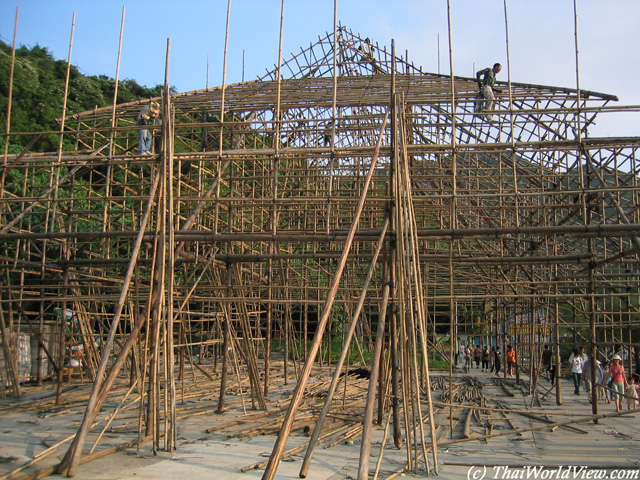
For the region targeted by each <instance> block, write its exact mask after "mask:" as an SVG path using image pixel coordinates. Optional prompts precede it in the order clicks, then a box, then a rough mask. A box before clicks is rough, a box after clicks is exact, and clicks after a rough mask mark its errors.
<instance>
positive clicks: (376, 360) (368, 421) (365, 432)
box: [358, 273, 391, 480]
mask: <svg viewBox="0 0 640 480" xmlns="http://www.w3.org/2000/svg"><path fill="white" fill-rule="evenodd" d="M390 290H391V281H390V278H389V273H387V276H386V280H385V283H384V286H383V290H382V301H381V302H380V315H379V316H378V331H377V332H376V343H375V347H374V349H373V364H372V365H371V376H370V377H369V388H368V390H367V399H366V404H365V411H364V419H363V421H362V442H361V443H360V460H359V464H358V480H366V479H368V478H369V457H370V456H371V434H372V430H373V408H374V406H375V405H374V404H375V397H376V387H377V385H376V384H377V382H378V372H379V370H380V359H381V358H382V344H383V343H384V331H385V320H386V318H387V305H388V302H389V295H390ZM380 401H382V398H380Z"/></svg>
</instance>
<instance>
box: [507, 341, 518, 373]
mask: <svg viewBox="0 0 640 480" xmlns="http://www.w3.org/2000/svg"><path fill="white" fill-rule="evenodd" d="M515 368H516V351H515V350H514V349H513V347H512V346H511V345H507V376H509V377H510V376H512V375H514V373H515Z"/></svg>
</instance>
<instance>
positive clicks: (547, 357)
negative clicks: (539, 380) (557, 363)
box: [542, 345, 552, 381]
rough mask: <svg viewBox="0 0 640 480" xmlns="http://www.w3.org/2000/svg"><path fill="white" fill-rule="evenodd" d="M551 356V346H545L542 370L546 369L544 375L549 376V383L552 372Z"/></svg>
mask: <svg viewBox="0 0 640 480" xmlns="http://www.w3.org/2000/svg"><path fill="white" fill-rule="evenodd" d="M551 356H552V352H551V349H550V348H549V345H545V346H544V349H543V350H542V368H543V369H544V373H545V375H546V376H547V381H549V370H551Z"/></svg>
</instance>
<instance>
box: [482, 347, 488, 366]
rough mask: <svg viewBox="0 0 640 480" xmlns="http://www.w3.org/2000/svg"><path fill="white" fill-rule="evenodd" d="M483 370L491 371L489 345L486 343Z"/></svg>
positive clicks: (483, 354)
mask: <svg viewBox="0 0 640 480" xmlns="http://www.w3.org/2000/svg"><path fill="white" fill-rule="evenodd" d="M482 371H483V372H488V371H489V347H487V346H486V345H485V346H484V348H483V349H482Z"/></svg>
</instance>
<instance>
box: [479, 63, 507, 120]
mask: <svg viewBox="0 0 640 480" xmlns="http://www.w3.org/2000/svg"><path fill="white" fill-rule="evenodd" d="M500 70H502V65H500V64H499V63H496V64H494V65H493V67H491V68H485V69H482V70H480V71H479V72H478V73H476V81H477V82H478V88H479V89H480V91H479V92H478V95H477V96H476V104H475V109H474V111H475V113H477V114H479V115H482V113H483V112H486V111H491V110H493V105H494V103H495V94H494V85H495V83H496V74H498V73H500ZM484 118H486V119H487V120H488V121H492V120H493V115H491V114H485V115H484Z"/></svg>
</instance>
